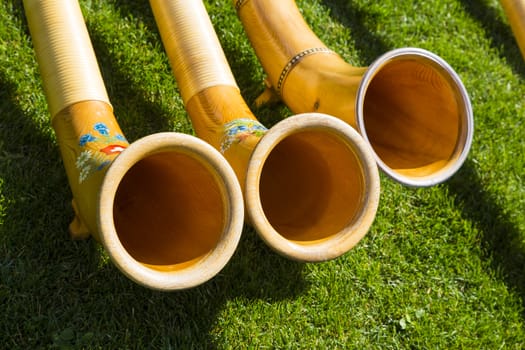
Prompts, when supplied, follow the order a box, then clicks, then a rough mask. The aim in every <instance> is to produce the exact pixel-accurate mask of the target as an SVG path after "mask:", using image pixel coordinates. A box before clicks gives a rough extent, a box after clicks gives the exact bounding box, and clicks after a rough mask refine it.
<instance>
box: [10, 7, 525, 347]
mask: <svg viewBox="0 0 525 350" xmlns="http://www.w3.org/2000/svg"><path fill="white" fill-rule="evenodd" d="M275 1H279V0H275ZM80 3H81V6H82V10H83V13H84V16H85V19H86V22H87V27H88V30H89V33H90V36H91V40H92V42H93V45H94V48H95V51H96V54H97V57H98V60H99V64H100V67H101V70H102V74H103V77H104V81H105V84H106V88H107V90H108V93H109V96H110V99H111V102H112V104H113V106H114V110H115V114H116V116H117V118H118V121H119V123H120V126H121V128H122V130H123V131H124V133H125V134H126V136H127V138H128V139H129V140H130V141H133V140H136V139H138V138H140V137H142V136H146V135H148V134H153V133H156V132H161V131H176V132H182V133H192V132H193V131H192V127H191V124H190V123H189V121H188V119H187V114H186V112H185V110H184V106H183V104H182V100H181V98H180V95H179V93H178V88H177V84H176V82H175V80H174V78H173V76H172V73H171V69H170V67H169V64H168V60H167V57H166V55H165V53H164V49H163V46H162V43H161V41H160V37H159V35H158V32H157V28H156V25H155V22H154V19H153V16H152V13H151V10H150V8H149V5H148V2H147V1H146V0H142V1H138V0H137V1H129V0H82V1H80ZM205 4H206V6H207V9H208V12H209V14H210V16H211V19H212V22H213V24H214V26H215V28H216V31H217V33H218V35H219V38H220V40H221V44H222V46H223V49H224V51H225V53H226V56H227V57H228V59H229V62H230V65H231V67H232V70H233V73H234V75H235V77H236V79H237V83H238V85H239V87H240V88H241V91H242V94H243V96H244V98H245V99H246V101H247V102H248V103H249V104H250V105H253V101H254V100H255V98H256V97H257V96H258V94H260V93H261V92H262V91H263V89H264V84H263V79H264V76H265V75H264V72H263V70H262V68H261V65H260V64H259V62H258V60H257V58H256V56H255V54H254V52H253V50H252V48H251V46H250V44H249V42H248V40H247V38H246V36H245V34H244V31H243V29H242V26H241V24H240V21H239V20H238V18H237V16H236V14H235V10H234V6H233V4H232V2H231V1H229V0H216V1H211V0H207V1H205ZM297 4H298V6H299V7H300V8H301V11H302V13H303V15H304V17H305V19H306V20H307V22H308V23H309V25H310V26H311V27H312V29H313V30H314V31H315V32H316V33H317V34H318V35H319V37H320V38H321V39H322V40H323V41H324V42H325V43H326V45H327V46H329V47H330V48H331V49H333V50H334V51H336V52H338V53H339V54H340V55H342V56H343V57H344V58H345V59H346V60H347V61H348V62H350V63H352V64H354V65H357V66H366V65H368V64H370V63H371V62H372V61H373V60H374V59H375V58H376V57H378V56H379V55H381V54H383V53H384V52H386V51H388V50H391V49H394V48H399V47H406V46H414V47H421V48H424V49H427V50H430V51H432V52H434V53H436V54H438V55H440V56H441V57H443V58H444V59H445V60H446V61H447V62H448V63H449V64H450V65H451V66H452V67H453V68H454V69H455V70H456V71H457V73H458V74H459V76H460V77H461V79H462V81H463V83H464V84H465V86H466V88H467V90H468V92H469V95H470V98H471V102H472V106H473V110H474V119H475V131H474V132H475V134H474V142H473V145H472V149H471V152H470V154H469V157H468V159H467V161H466V162H465V164H464V166H463V167H462V169H461V170H460V171H459V172H458V173H457V174H456V175H455V176H454V177H452V178H451V179H450V180H449V181H447V182H446V183H444V184H441V185H438V186H435V187H431V188H422V189H412V188H407V187H404V186H401V185H399V184H397V183H395V182H393V181H392V180H390V179H389V178H387V177H386V176H384V175H381V186H382V187H381V201H380V204H379V209H378V213H377V216H376V219H375V222H374V224H373V226H372V227H371V229H370V231H369V233H368V234H367V235H366V236H365V238H364V239H363V240H362V241H361V242H360V243H359V244H358V245H357V246H356V247H355V248H354V249H353V250H351V251H349V252H348V253H346V254H345V255H343V256H342V257H340V258H338V259H335V260H332V261H329V262H325V263H318V264H306V263H298V262H294V261H290V260H287V259H285V258H282V257H280V256H279V255H277V254H276V253H274V252H273V251H271V250H270V249H269V248H268V247H267V246H266V245H265V244H264V243H263V242H262V241H261V240H260V239H259V238H258V237H257V234H256V233H255V232H254V231H253V230H252V229H251V228H250V227H248V226H246V227H245V229H244V231H243V237H242V239H241V242H240V244H239V247H238V249H237V251H236V253H235V255H234V256H233V258H232V260H231V261H230V262H229V263H228V265H227V266H226V267H225V268H224V269H223V270H222V271H221V273H220V274H219V275H217V276H216V277H214V278H213V279H212V280H210V281H209V282H207V283H205V284H203V285H201V286H199V287H196V288H193V289H190V290H186V291H179V292H170V293H163V292H158V291H152V290H149V289H146V288H144V287H142V286H139V285H137V284H135V283H134V282H132V281H131V280H129V279H128V278H127V277H125V276H124V275H123V274H122V273H120V272H119V270H117V268H116V267H115V266H114V265H113V264H112V263H111V261H110V260H109V259H108V256H107V254H106V253H105V252H104V250H103V249H102V248H101V247H100V246H99V245H98V244H97V243H96V242H95V241H94V240H92V239H88V240H85V241H73V240H71V239H70V237H69V234H68V231H67V227H68V224H69V222H70V220H71V219H72V217H73V211H72V209H71V206H70V199H71V192H70V190H69V188H68V184H67V179H66V175H65V172H64V168H63V164H62V161H61V159H60V154H59V150H58V144H57V140H56V137H55V135H54V132H53V130H52V128H51V126H50V119H49V112H48V110H47V104H46V100H45V96H44V94H43V90H42V84H41V80H40V75H39V71H38V67H37V64H36V60H35V56H34V52H33V48H32V43H31V38H30V36H29V31H28V28H27V23H26V20H25V16H24V12H23V7H22V3H21V1H20V0H3V1H2V2H1V3H0V348H6V349H17V348H19V349H36V348H58V349H62V348H64V349H67V348H100V349H117V348H130V349H133V348H159V349H169V348H178V349H188V348H218V349H243V348H255V349H264V348H303V349H323V348H324V349H336V348H350V349H351V348H355V349H405V348H410V349H457V348H462V349H522V348H525V141H524V138H525V122H524V120H525V104H524V97H525V63H524V60H523V58H522V57H521V55H520V51H519V49H518V47H517V45H516V42H515V40H514V37H513V35H512V32H511V30H510V28H509V26H508V22H507V20H506V18H505V17H504V14H503V12H502V10H501V7H500V5H499V2H498V1H496V0H491V1H488V0H477V1H475V0H427V1H408V0H385V1H375V2H374V1H365V0H355V1H349V0H300V1H299V0H298V1H297ZM269 15H271V14H269ZM349 103H351V102H349ZM253 111H254V113H255V114H256V115H257V116H258V117H259V119H260V120H261V121H262V122H263V123H265V124H266V125H267V126H271V125H272V124H274V123H275V122H277V121H278V120H280V119H282V118H285V117H286V116H288V115H290V112H289V110H288V109H287V108H285V107H284V106H283V105H276V106H272V107H263V108H260V109H255V108H254V109H253Z"/></svg>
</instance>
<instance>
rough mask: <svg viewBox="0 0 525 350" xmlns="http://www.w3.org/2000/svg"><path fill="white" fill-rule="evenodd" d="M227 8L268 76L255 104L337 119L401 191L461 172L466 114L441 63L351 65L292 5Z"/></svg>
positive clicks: (269, 0)
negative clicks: (276, 105)
mask: <svg viewBox="0 0 525 350" xmlns="http://www.w3.org/2000/svg"><path fill="white" fill-rule="evenodd" d="M233 2H234V4H235V7H236V10H237V14H238V16H239V18H240V20H241V22H242V24H243V26H244V29H245V32H246V34H247V36H248V38H249V40H250V42H251V44H252V46H253V48H254V50H255V53H256V55H257V56H258V58H259V60H260V62H261V64H262V66H263V68H264V70H265V72H266V74H267V75H268V77H267V79H266V85H267V89H266V91H265V92H264V93H263V94H262V95H261V96H260V97H259V98H258V99H257V100H256V103H259V104H261V103H264V102H269V101H272V100H273V101H275V100H276V99H281V100H282V101H284V103H285V104H286V105H287V106H288V107H289V108H290V109H291V110H292V111H293V112H294V113H305V112H314V111H315V112H322V113H327V114H330V115H333V116H335V117H338V118H340V119H342V120H344V121H345V122H347V123H348V124H350V125H351V126H352V127H354V128H355V129H356V130H358V131H359V133H360V134H361V135H362V136H363V138H364V139H365V140H366V141H367V142H368V143H369V144H370V146H371V148H372V149H373V152H374V155H375V158H376V161H377V163H378V165H379V167H380V168H381V169H382V170H383V171H384V172H385V173H386V174H387V175H389V176H390V177H391V178H393V179H394V180H396V181H398V182H400V183H402V184H405V185H408V186H414V187H424V186H431V185H435V184H438V183H441V182H443V181H445V180H447V179H448V178H449V177H450V176H452V175H453V174H454V173H455V172H456V171H457V170H458V169H459V168H460V167H461V165H462V164H463V162H464V161H465V158H466V157H467V155H468V152H469V150H470V145H471V142H472V133H473V117H472V108H471V105H470V101H469V97H468V95H467V92H466V90H465V88H464V86H463V84H462V82H461V80H460V79H459V77H458V75H457V74H456V73H455V72H454V70H453V69H452V68H451V67H450V66H449V65H448V64H447V63H446V62H445V61H444V60H443V59H441V58H440V57H438V56H436V55H435V54H432V53H430V52H428V51H426V50H422V49H416V48H403V49H397V50H393V51H390V52H387V53H386V54H384V55H382V56H381V57H379V58H378V59H377V60H376V61H375V62H373V63H372V64H371V65H370V66H369V67H368V68H365V67H354V66H351V65H350V64H348V63H347V62H345V61H344V60H343V59H342V58H341V57H340V56H339V55H337V54H336V53H335V52H334V51H332V50H330V49H329V48H327V47H326V46H325V45H324V44H323V42H322V41H321V40H320V39H319V38H318V37H317V36H316V34H315V33H314V32H313V31H312V30H311V28H310V27H309V26H308V24H307V23H306V22H305V20H304V18H303V17H302V15H301V13H300V12H299V9H298V8H297V5H296V4H295V2H294V1H293V0H233Z"/></svg>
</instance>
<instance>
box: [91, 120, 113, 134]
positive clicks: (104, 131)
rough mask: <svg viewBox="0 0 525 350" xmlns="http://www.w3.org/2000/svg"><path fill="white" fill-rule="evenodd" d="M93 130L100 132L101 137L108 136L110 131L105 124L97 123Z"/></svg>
mask: <svg viewBox="0 0 525 350" xmlns="http://www.w3.org/2000/svg"><path fill="white" fill-rule="evenodd" d="M93 129H95V130H96V131H98V132H99V133H100V134H101V135H104V136H108V135H109V129H108V127H107V126H106V124H104V123H96V124H95V125H94V126H93Z"/></svg>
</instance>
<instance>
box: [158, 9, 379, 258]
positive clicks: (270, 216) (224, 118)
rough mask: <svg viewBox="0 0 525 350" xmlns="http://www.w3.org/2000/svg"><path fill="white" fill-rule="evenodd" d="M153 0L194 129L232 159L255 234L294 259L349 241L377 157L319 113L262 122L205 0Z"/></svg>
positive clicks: (362, 228)
mask: <svg viewBox="0 0 525 350" xmlns="http://www.w3.org/2000/svg"><path fill="white" fill-rule="evenodd" d="M150 4H151V7H152V9H153V13H154V16H155V19H156V22H157V25H158V28H159V31H160V34H161V37H162V41H163V43H164V47H165V49H166V52H167V54H168V57H169V60H170V63H171V66H172V69H173V73H174V76H175V78H176V80H177V82H178V85H179V89H180V93H181V95H182V97H183V100H184V103H185V106H186V109H187V111H188V114H189V116H190V118H191V121H192V123H193V126H194V129H195V131H196V134H197V135H199V136H200V137H201V138H203V139H205V140H206V141H207V142H209V143H210V144H211V145H213V146H214V147H215V148H217V149H219V150H221V152H222V153H223V154H224V156H225V157H226V159H227V160H228V161H229V162H230V164H231V165H232V167H233V169H234V171H235V172H236V174H237V176H238V178H239V181H240V183H241V187H242V188H243V190H244V195H245V207H246V212H247V214H248V220H249V221H250V223H251V224H252V225H253V226H254V228H255V229H256V231H257V232H258V234H259V236H260V237H261V238H262V239H263V240H264V241H265V242H266V243H267V244H268V245H269V246H270V247H271V248H272V249H274V250H275V251H276V252H278V253H280V254H281V255H283V256H285V257H288V258H291V259H294V260H299V261H311V262H313V261H323V260H328V259H333V258H336V257H338V256H340V255H341V254H343V253H345V252H346V251H348V250H349V249H351V248H352V247H353V246H354V245H355V244H356V243H357V242H358V241H359V240H360V239H361V238H362V237H363V236H364V235H365V234H366V232H368V229H369V227H370V225H371V223H372V222H373V219H374V218H375V213H376V210H377V204H378V199H379V177H378V170H377V166H376V165H375V162H374V158H373V156H372V154H371V152H370V150H369V148H368V146H367V145H366V143H365V142H364V140H363V139H362V138H361V137H360V135H359V134H358V133H357V132H355V130H353V129H352V128H351V127H349V126H348V125H347V124H345V123H344V122H342V121H340V120H338V119H336V118H333V117H330V116H326V115H322V114H318V113H310V114H305V115H302V116H292V117H290V118H287V119H285V120H283V121H281V122H280V123H278V124H276V125H275V126H274V127H272V128H271V129H270V130H267V129H266V128H265V127H264V126H263V125H261V124H260V123H259V122H258V121H257V119H256V118H255V116H254V115H253V114H252V112H251V111H250V109H249V108H248V106H247V105H246V103H245V101H244V99H243V98H242V96H241V94H240V91H239V88H238V86H237V84H236V82H235V79H234V77H233V75H232V72H231V70H230V67H229V65H228V62H227V60H226V57H225V55H224V52H223V51H222V48H221V46H220V43H219V40H218V38H217V36H216V33H215V31H214V29H213V26H212V24H211V22H210V19H209V17H208V14H207V12H206V9H205V7H204V4H203V3H202V1H185V0H171V1H166V0H150Z"/></svg>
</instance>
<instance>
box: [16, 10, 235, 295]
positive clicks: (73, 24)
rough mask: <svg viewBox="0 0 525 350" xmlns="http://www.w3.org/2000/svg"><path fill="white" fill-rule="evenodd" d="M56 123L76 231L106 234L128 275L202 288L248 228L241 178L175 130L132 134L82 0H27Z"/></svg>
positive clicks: (169, 286)
mask: <svg viewBox="0 0 525 350" xmlns="http://www.w3.org/2000/svg"><path fill="white" fill-rule="evenodd" d="M24 8H25V13H26V17H27V21H28V25H29V29H30V33H31V36H32V41H33V46H34V50H35V53H36V57H37V61H38V65H39V68H40V72H41V77H42V81H43V85H44V91H45V94H46V99H47V102H48V108H49V112H50V114H51V121H52V125H53V128H54V130H55V132H56V136H57V140H58V143H59V147H60V152H61V156H62V159H63V163H64V166H65V169H66V173H67V176H68V181H69V184H70V187H71V190H72V194H73V206H74V209H75V212H76V217H75V219H74V221H73V222H72V224H71V225H70V227H69V228H70V233H71V235H72V236H73V237H74V238H87V237H88V236H89V235H91V236H93V237H94V238H95V239H97V240H98V241H100V242H101V244H102V245H103V247H104V248H105V250H106V251H107V252H108V254H109V256H110V258H111V260H112V261H113V262H114V263H115V265H116V266H117V267H118V268H119V269H120V270H121V271H122V272H123V273H124V274H125V275H127V276H128V277H129V278H130V279H131V280H133V281H135V282H137V283H139V284H141V285H143V286H146V287H149V288H152V289H157V290H166V291H168V290H178V289H185V288H190V287H194V286H197V285H199V284H201V283H204V282H206V281H207V280H209V279H210V278H212V277H213V276H215V275H216V274H217V273H218V272H219V271H220V270H221V269H222V268H223V267H224V266H225V264H226V263H227V262H228V261H229V260H230V258H231V256H232V255H233V253H234V251H235V249H236V247H237V244H238V242H239V239H240V235H241V233H242V229H243V224H244V205H243V201H242V192H241V189H240V185H239V183H238V182H237V180H236V178H235V173H234V172H233V170H232V168H231V166H230V165H229V164H228V163H227V161H226V160H225V159H224V157H222V155H221V154H220V153H219V152H218V151H217V150H216V149H214V148H213V147H211V146H210V145H209V144H207V143H205V142H204V141H202V140H200V139H198V138H196V137H193V136H190V135H184V134H179V133H174V132H170V133H168V132H164V133H158V134H154V135H150V136H146V137H144V138H142V139H140V140H138V141H136V142H134V143H132V144H129V143H128V142H127V141H126V138H125V137H124V135H123V133H122V131H121V129H120V127H119V125H118V124H117V121H116V119H115V117H114V115H113V110H112V106H111V104H110V101H109V98H108V96H107V92H106V89H105V86H104V83H103V80H102V76H101V74H100V71H99V67H98V64H97V61H96V57H95V53H94V50H93V47H92V46H91V42H90V39H89V36H88V32H87V29H86V26H85V23H84V20H83V17H82V13H81V10H80V7H79V4H78V2H77V0H45V1H41V0H24Z"/></svg>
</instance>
